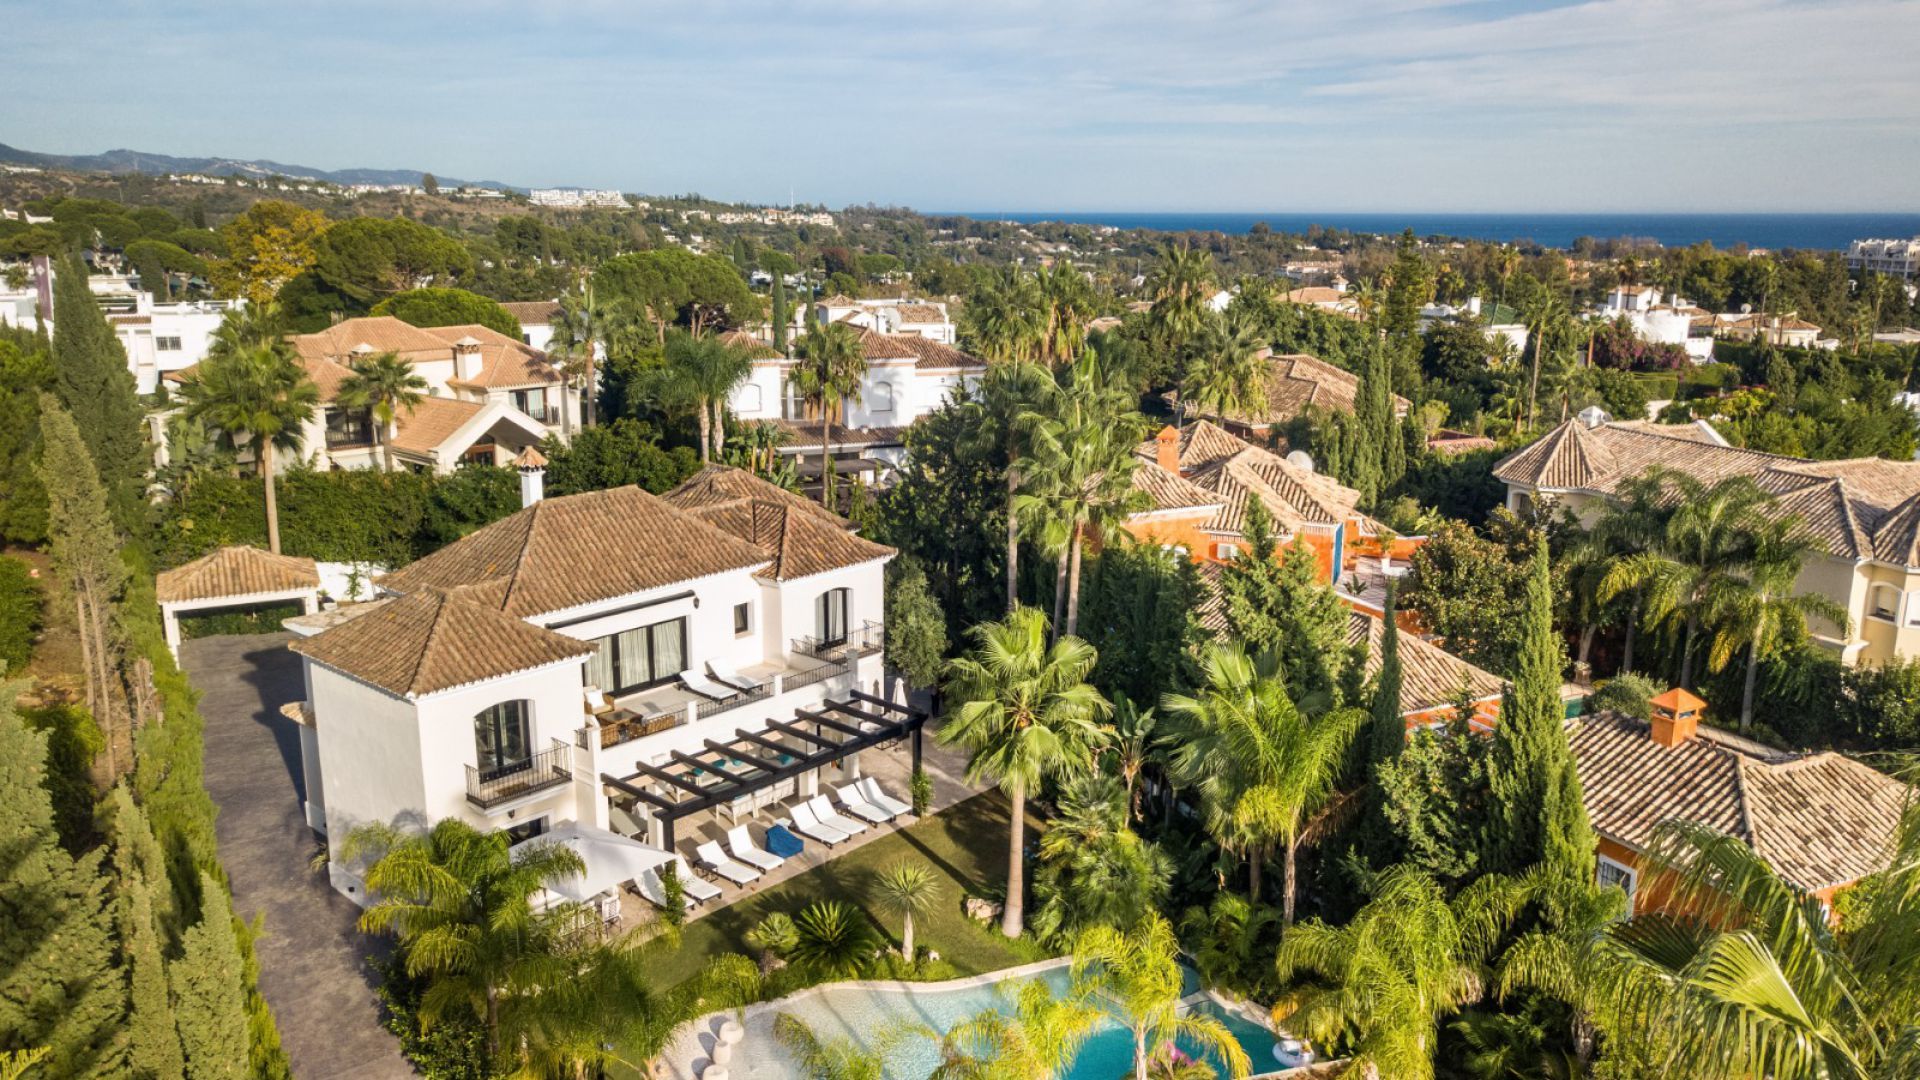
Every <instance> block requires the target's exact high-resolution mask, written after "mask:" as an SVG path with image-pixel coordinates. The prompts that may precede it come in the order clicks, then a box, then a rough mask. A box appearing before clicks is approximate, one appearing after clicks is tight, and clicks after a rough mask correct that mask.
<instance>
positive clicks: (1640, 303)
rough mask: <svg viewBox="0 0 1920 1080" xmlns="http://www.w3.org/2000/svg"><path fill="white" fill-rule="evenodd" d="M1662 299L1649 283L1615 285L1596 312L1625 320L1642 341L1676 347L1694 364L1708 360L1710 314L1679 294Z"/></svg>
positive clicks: (1711, 357) (1709, 349) (1712, 325)
mask: <svg viewBox="0 0 1920 1080" xmlns="http://www.w3.org/2000/svg"><path fill="white" fill-rule="evenodd" d="M1662 301H1663V296H1662V294H1661V292H1660V290H1659V289H1656V288H1654V287H1653V286H1651V285H1616V286H1614V288H1613V290H1612V291H1611V292H1609V293H1607V302H1606V304H1605V305H1604V306H1602V307H1601V309H1600V311H1599V315H1600V317H1601V318H1603V319H1607V320H1609V321H1611V320H1614V319H1625V320H1626V321H1627V324H1628V325H1629V326H1631V327H1633V331H1634V333H1636V334H1638V335H1639V336H1640V339H1641V340H1642V341H1647V342H1651V343H1653V344H1656V345H1678V346H1680V347H1681V348H1683V349H1685V350H1686V351H1687V359H1688V360H1691V361H1693V362H1694V363H1696V364H1705V363H1708V362H1710V361H1712V360H1713V330H1714V329H1715V322H1714V316H1713V314H1712V313H1711V312H1709V311H1707V310H1706V309H1704V308H1700V307H1696V306H1694V304H1693V302H1692V301H1690V300H1686V299H1684V298H1682V297H1679V296H1675V297H1673V298H1672V299H1671V300H1670V301H1668V302H1662ZM1696 330H1698V331H1700V332H1699V333H1696V332H1695V331H1696Z"/></svg>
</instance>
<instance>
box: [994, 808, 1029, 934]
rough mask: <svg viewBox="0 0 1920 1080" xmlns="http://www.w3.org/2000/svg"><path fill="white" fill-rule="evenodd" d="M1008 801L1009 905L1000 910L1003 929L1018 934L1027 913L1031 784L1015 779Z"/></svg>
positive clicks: (1001, 929)
mask: <svg viewBox="0 0 1920 1080" xmlns="http://www.w3.org/2000/svg"><path fill="white" fill-rule="evenodd" d="M1007 801H1008V802H1010V803H1011V804H1012V813H1011V814H1010V818H1011V822H1012V823H1011V825H1010V826H1009V827H1008V829H1007V906H1006V907H1005V908H1003V909H1002V910H1001V913H1000V932H1001V933H1002V934H1005V935H1006V936H1007V937H1010V938H1017V937H1019V936H1020V924H1021V923H1022V922H1024V921H1025V915H1026V912H1025V910H1024V908H1025V906H1026V905H1025V898H1026V892H1027V882H1026V875H1027V786H1026V785H1025V784H1021V783H1015V784H1014V785H1013V791H1012V792H1010V793H1009V794H1008V799H1007Z"/></svg>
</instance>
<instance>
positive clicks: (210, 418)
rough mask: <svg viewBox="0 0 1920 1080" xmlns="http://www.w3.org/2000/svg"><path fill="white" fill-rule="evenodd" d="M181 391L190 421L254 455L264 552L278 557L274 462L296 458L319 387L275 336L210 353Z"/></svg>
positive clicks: (277, 511) (283, 342) (288, 347)
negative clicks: (262, 489)
mask: <svg viewBox="0 0 1920 1080" xmlns="http://www.w3.org/2000/svg"><path fill="white" fill-rule="evenodd" d="M180 393H181V397H183V398H185V399H186V414H187V417H188V419H190V420H197V421H199V422H200V423H202V424H205V425H206V426H207V427H209V428H212V429H213V430H215V431H217V432H219V433H220V438H221V439H222V440H223V441H224V442H225V444H226V445H228V446H240V445H245V446H247V447H248V448H250V449H251V450H252V451H253V460H254V466H255V468H257V469H259V470H260V478H261V481H262V482H263V483H264V484H265V485H266V503H267V548H268V550H270V551H272V552H273V553H274V554H276V555H277V554H279V553H280V507H279V502H278V499H277V497H276V495H277V493H276V490H275V487H274V465H275V461H274V459H275V457H276V456H277V455H278V452H279V451H281V450H287V451H291V452H293V453H296V454H297V453H298V452H299V451H300V449H301V447H302V446H303V445H304V443H305V441H306V439H305V432H304V426H305V424H306V423H307V421H309V420H311V419H312V418H313V413H314V409H315V408H316V407H318V405H319V403H320V388H319V387H317V386H315V385H314V383H313V380H312V379H310V378H308V377H307V372H306V369H305V368H303V367H301V366H300V361H299V360H298V359H296V358H295V357H294V355H293V350H292V348H291V347H290V346H288V345H287V344H286V343H285V341H284V340H282V339H279V338H273V339H268V340H265V341H257V342H255V343H254V344H251V345H239V344H235V345H232V346H224V345H223V346H221V347H218V348H216V349H215V350H213V351H211V352H209V354H208V356H207V359H206V360H205V361H203V362H202V363H201V364H199V365H198V366H197V367H195V368H194V375H193V378H192V379H191V380H189V381H188V382H187V384H186V385H185V386H184V387H182V388H181V391H180Z"/></svg>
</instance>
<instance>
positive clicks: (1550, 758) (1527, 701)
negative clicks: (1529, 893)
mask: <svg viewBox="0 0 1920 1080" xmlns="http://www.w3.org/2000/svg"><path fill="white" fill-rule="evenodd" d="M1549 582H1550V576H1549V571H1548V564H1547V541H1546V537H1545V536H1544V535H1542V536H1540V537H1539V538H1538V539H1537V540H1536V543H1535V548H1534V554H1533V564H1532V570H1531V573H1530V574H1529V575H1528V579H1527V606H1526V611H1525V613H1524V615H1523V616H1522V618H1523V627H1522V631H1521V641H1520V652H1519V656H1518V657H1517V658H1516V661H1515V665H1514V676H1513V681H1512V682H1511V683H1510V684H1508V686H1507V689H1506V693H1505V694H1504V695H1503V697H1502V700H1501V704H1500V721H1499V724H1498V725H1497V726H1496V727H1495V729H1494V734H1493V739H1494V764H1493V794H1494V803H1495V806H1496V808H1497V812H1498V813H1497V818H1498V822H1499V825H1500V828H1499V830H1498V831H1497V833H1496V834H1495V838H1494V841H1493V842H1494V844H1495V846H1496V849H1497V850H1496V851H1494V852H1493V853H1492V854H1493V859H1492V863H1493V865H1491V866H1490V867H1489V869H1492V870H1495V871H1504V872H1514V871H1518V870H1522V869H1525V868H1526V867H1528V866H1531V865H1533V864H1534V863H1536V862H1539V861H1541V859H1543V858H1547V857H1552V858H1553V859H1555V860H1556V861H1557V862H1559V863H1560V864H1562V865H1565V866H1567V867H1568V868H1569V869H1573V868H1576V867H1577V865H1578V864H1579V863H1580V862H1583V861H1590V860H1591V858H1592V854H1591V852H1592V842H1593V841H1592V835H1591V832H1590V830H1589V827H1588V825H1587V822H1586V810H1585V808H1584V807H1583V806H1582V804H1581V801H1580V782H1579V778H1578V776H1577V775H1575V773H1574V767H1573V750H1572V747H1571V746H1570V745H1569V744H1568V741H1567V731H1566V723H1565V718H1566V713H1565V709H1564V707H1563V706H1562V704H1561V702H1560V675H1561V668H1562V662H1563V660H1564V655H1563V653H1564V650H1563V648H1562V645H1561V642H1560V638H1559V635H1558V634H1556V633H1555V632H1554V629H1553V590H1552V587H1551V585H1550V584H1549ZM1583 846H1584V848H1585V849H1586V853H1585V854H1584V855H1583V854H1580V853H1579V852H1578V851H1577V850H1576V849H1579V848H1581V847H1583Z"/></svg>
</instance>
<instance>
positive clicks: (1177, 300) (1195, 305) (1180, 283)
mask: <svg viewBox="0 0 1920 1080" xmlns="http://www.w3.org/2000/svg"><path fill="white" fill-rule="evenodd" d="M1215 280H1216V279H1215V277H1214V271H1213V256H1212V255H1211V254H1209V253H1208V252H1207V251H1205V250H1201V249H1196V248H1191V247H1188V246H1187V245H1186V244H1185V243H1175V242H1173V241H1171V240H1169V241H1168V242H1167V246H1166V247H1165V248H1163V249H1161V252H1160V264H1159V265H1158V266H1156V267H1154V269H1153V273H1151V274H1149V275H1147V295H1148V296H1149V297H1151V298H1152V300H1153V308H1152V310H1151V311H1150V313H1149V314H1150V317H1151V319H1152V321H1153V326H1154V328H1155V329H1157V330H1159V331H1160V333H1161V335H1162V337H1163V339H1164V340H1166V341H1167V342H1168V343H1169V344H1170V345H1172V346H1173V347H1174V348H1175V349H1176V350H1177V349H1178V348H1179V347H1180V346H1181V345H1183V344H1185V343H1186V342H1187V341H1188V340H1190V339H1192V338H1193V336H1194V335H1195V334H1198V333H1199V332H1200V327H1201V324H1202V321H1203V320H1204V319H1205V318H1206V314H1207V302H1208V301H1209V300H1211V299H1212V298H1213V292H1214V288H1215Z"/></svg>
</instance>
